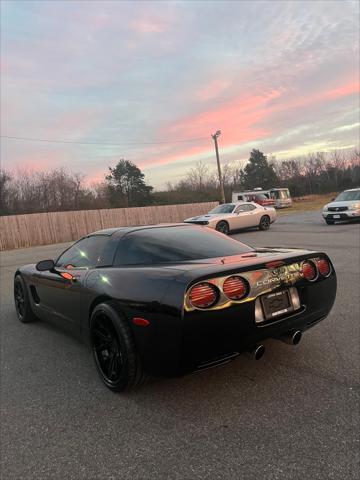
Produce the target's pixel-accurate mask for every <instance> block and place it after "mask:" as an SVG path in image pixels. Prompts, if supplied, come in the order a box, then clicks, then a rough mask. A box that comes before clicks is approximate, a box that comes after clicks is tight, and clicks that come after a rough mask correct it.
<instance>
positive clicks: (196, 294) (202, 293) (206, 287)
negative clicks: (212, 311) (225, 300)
mask: <svg viewBox="0 0 360 480" xmlns="http://www.w3.org/2000/svg"><path fill="white" fill-rule="evenodd" d="M218 297H219V294H218V290H217V288H216V287H215V286H214V285H212V284H211V283H206V282H204V283H198V284H197V285H195V286H194V287H192V289H191V290H190V292H189V301H190V303H191V305H192V306H193V307H196V308H209V307H212V306H213V305H214V304H215V303H216V302H217V300H218Z"/></svg>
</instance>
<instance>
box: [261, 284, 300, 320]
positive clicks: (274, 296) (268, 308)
mask: <svg viewBox="0 0 360 480" xmlns="http://www.w3.org/2000/svg"><path fill="white" fill-rule="evenodd" d="M261 303H262V306H263V310H264V314H265V317H266V319H267V320H269V319H271V318H276V317H278V316H280V315H284V314H285V313H288V312H292V311H293V310H294V307H293V305H292V303H291V298H290V295H289V292H288V290H282V291H281V292H276V293H269V294H268V295H263V296H262V297H261Z"/></svg>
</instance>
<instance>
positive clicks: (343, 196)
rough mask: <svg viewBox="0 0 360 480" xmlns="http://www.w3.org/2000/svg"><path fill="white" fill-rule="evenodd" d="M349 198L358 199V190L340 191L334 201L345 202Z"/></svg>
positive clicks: (359, 198)
mask: <svg viewBox="0 0 360 480" xmlns="http://www.w3.org/2000/svg"><path fill="white" fill-rule="evenodd" d="M351 200H360V190H353V191H348V192H342V193H340V195H338V196H337V197H336V198H335V202H344V201H345V202H346V201H351Z"/></svg>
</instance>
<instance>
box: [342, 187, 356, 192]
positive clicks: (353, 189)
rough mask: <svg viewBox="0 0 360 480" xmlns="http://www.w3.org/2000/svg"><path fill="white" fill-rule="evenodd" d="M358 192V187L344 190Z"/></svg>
mask: <svg viewBox="0 0 360 480" xmlns="http://www.w3.org/2000/svg"><path fill="white" fill-rule="evenodd" d="M358 190H360V187H357V188H349V189H348V190H344V192H357V191H358Z"/></svg>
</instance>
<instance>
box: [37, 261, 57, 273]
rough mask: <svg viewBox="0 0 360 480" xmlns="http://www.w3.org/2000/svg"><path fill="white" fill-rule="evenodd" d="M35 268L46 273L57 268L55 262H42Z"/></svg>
mask: <svg viewBox="0 0 360 480" xmlns="http://www.w3.org/2000/svg"><path fill="white" fill-rule="evenodd" d="M35 268H36V270H38V271H39V272H46V271H48V270H53V269H54V268H55V263H54V260H40V262H38V263H37V264H36V267H35Z"/></svg>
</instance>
